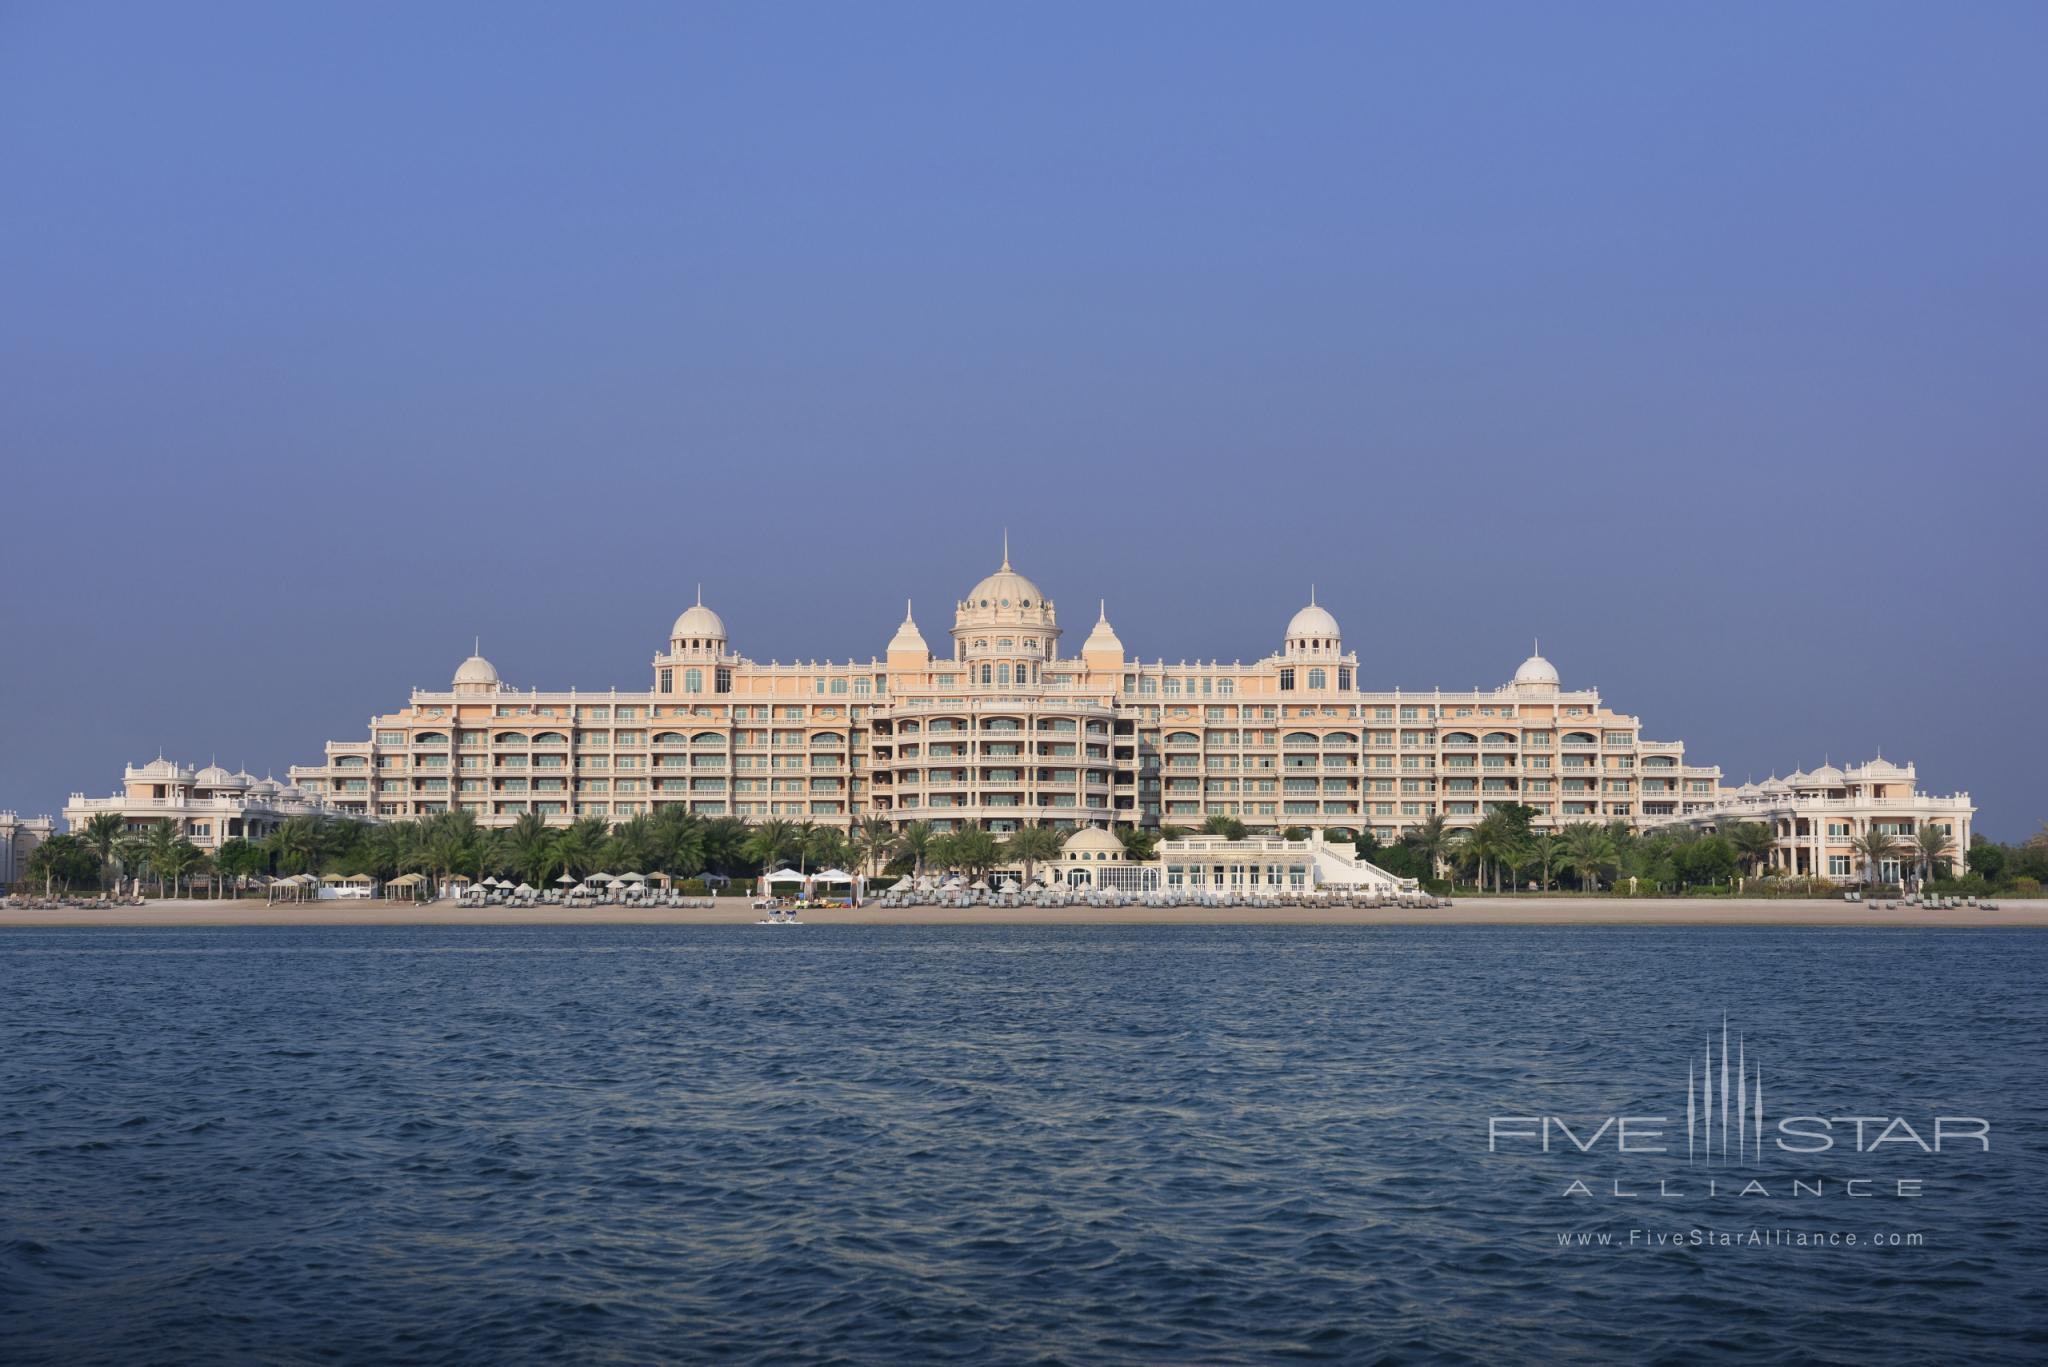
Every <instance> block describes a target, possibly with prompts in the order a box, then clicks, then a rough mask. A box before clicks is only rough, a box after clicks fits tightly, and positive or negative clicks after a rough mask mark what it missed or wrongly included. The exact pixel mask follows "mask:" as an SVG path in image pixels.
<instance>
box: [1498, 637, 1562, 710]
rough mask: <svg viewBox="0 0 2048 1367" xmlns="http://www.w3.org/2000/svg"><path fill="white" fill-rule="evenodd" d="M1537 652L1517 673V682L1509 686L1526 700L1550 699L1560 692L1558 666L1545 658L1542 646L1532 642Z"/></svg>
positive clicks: (1533, 648) (1525, 661)
mask: <svg viewBox="0 0 2048 1367" xmlns="http://www.w3.org/2000/svg"><path fill="white" fill-rule="evenodd" d="M1530 648H1531V649H1532V650H1533V651H1535V653H1534V654H1532V655H1530V656H1529V658H1528V659H1526V660H1524V661H1522V667H1521V668H1520V669H1517V670H1516V671H1515V681H1514V682H1513V683H1512V684H1509V685H1508V686H1509V687H1510V688H1512V689H1514V690H1515V692H1516V693H1518V694H1520V695H1521V696H1522V697H1525V698H1542V697H1549V696H1550V695H1551V694H1553V693H1555V692H1557V690H1558V680H1557V666H1556V665H1554V664H1552V663H1551V662H1550V661H1548V660H1546V659H1544V658H1543V652H1542V650H1541V648H1540V644H1539V643H1537V642H1533V641H1532V642H1531V643H1530Z"/></svg>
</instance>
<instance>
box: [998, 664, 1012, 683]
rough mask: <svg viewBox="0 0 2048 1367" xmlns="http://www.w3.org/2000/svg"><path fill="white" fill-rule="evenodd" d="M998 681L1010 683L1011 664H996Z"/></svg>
mask: <svg viewBox="0 0 2048 1367" xmlns="http://www.w3.org/2000/svg"><path fill="white" fill-rule="evenodd" d="M996 682H997V683H999V684H1008V683H1009V682H1010V666H1009V665H1007V664H1000V665H997V666H996Z"/></svg>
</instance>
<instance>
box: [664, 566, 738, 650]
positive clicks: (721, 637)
mask: <svg viewBox="0 0 2048 1367" xmlns="http://www.w3.org/2000/svg"><path fill="white" fill-rule="evenodd" d="M725 645H726V640H725V620H724V619H723V618H721V617H720V616H719V615H718V614H717V613H715V612H713V611H712V610H711V609H710V608H707V607H705V606H704V586H703V585H702V584H699V585H698V586H697V601H696V603H695V604H693V605H692V606H690V607H687V608H684V609H683V615H682V616H680V617H678V618H676V624H675V625H674V626H673V627H670V628H669V633H668V648H669V653H670V654H671V655H676V656H680V657H683V658H685V659H692V660H716V659H720V658H722V657H723V656H724V654H725Z"/></svg>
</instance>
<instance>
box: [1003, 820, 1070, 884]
mask: <svg viewBox="0 0 2048 1367" xmlns="http://www.w3.org/2000/svg"><path fill="white" fill-rule="evenodd" d="M1066 847H1067V838H1066V837H1065V836H1064V835H1061V834H1060V833H1059V832H1058V831H1056V830H1054V829H1053V828H1052V827H1050V826H1046V825H1042V824H1041V825H1033V826H1026V827H1024V828H1023V829H1022V830H1019V831H1017V832H1016V833H1015V834H1014V835H1012V836H1011V837H1010V838H1009V839H1008V840H1006V841H1004V842H1003V854H1004V855H1005V856H1006V857H1008V858H1011V859H1021V860H1023V861H1024V881H1025V882H1026V883H1029V882H1030V881H1031V879H1032V876H1033V875H1034V874H1036V873H1037V872H1038V861H1039V860H1041V859H1057V858H1059V857H1060V851H1061V850H1064V849H1065V848H1066Z"/></svg>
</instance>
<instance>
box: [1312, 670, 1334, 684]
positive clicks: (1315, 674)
mask: <svg viewBox="0 0 2048 1367" xmlns="http://www.w3.org/2000/svg"><path fill="white" fill-rule="evenodd" d="M1328 685H1329V675H1328V674H1327V673H1325V672H1324V671H1323V670H1321V669H1311V670H1310V671H1309V672H1308V686H1309V687H1310V688H1325V687H1328Z"/></svg>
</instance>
